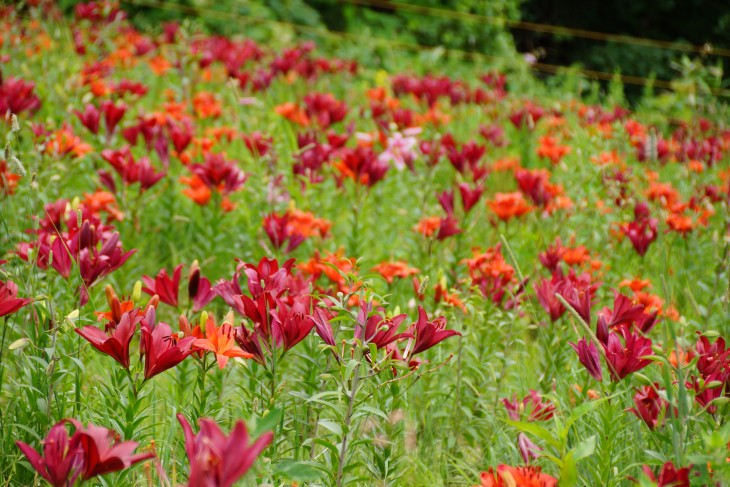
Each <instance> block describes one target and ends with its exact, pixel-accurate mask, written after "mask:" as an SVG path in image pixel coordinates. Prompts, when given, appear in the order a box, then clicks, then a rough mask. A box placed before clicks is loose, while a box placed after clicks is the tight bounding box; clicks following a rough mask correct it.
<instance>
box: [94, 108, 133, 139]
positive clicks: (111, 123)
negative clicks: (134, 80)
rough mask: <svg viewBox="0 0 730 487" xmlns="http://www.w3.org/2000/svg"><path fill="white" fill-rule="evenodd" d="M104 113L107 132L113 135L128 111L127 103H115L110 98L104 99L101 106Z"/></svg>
mask: <svg viewBox="0 0 730 487" xmlns="http://www.w3.org/2000/svg"><path fill="white" fill-rule="evenodd" d="M99 108H100V110H101V112H102V113H103V114H104V123H105V124H106V133H107V134H109V135H111V134H113V133H114V131H115V130H116V129H117V125H119V122H120V121H121V120H122V118H123V117H124V114H125V113H127V105H125V104H124V103H121V102H120V103H119V104H115V103H114V102H111V101H109V100H106V101H103V102H102V103H101V106H100V107H99Z"/></svg>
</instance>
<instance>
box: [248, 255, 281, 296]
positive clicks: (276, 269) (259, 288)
mask: <svg viewBox="0 0 730 487" xmlns="http://www.w3.org/2000/svg"><path fill="white" fill-rule="evenodd" d="M294 262H295V260H294V259H289V260H287V261H286V262H284V264H283V265H281V266H279V262H278V261H277V260H276V259H267V258H266V257H263V258H262V259H261V260H260V261H259V263H258V265H253V264H242V266H239V268H242V269H243V272H244V273H245V274H246V277H247V278H248V290H249V292H250V293H251V296H253V298H254V299H256V298H258V297H259V296H260V295H261V294H263V292H264V290H266V291H269V292H271V293H272V294H274V295H275V296H280V295H281V293H283V292H284V291H285V290H286V289H287V288H288V287H289V284H290V282H289V281H291V278H292V273H291V270H292V268H293V267H294Z"/></svg>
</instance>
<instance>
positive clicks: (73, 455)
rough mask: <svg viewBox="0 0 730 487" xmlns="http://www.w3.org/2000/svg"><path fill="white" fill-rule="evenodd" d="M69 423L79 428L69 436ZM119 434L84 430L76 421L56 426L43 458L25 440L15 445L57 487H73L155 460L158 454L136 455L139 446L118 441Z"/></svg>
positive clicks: (51, 433) (96, 428)
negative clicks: (91, 479) (80, 482)
mask: <svg viewBox="0 0 730 487" xmlns="http://www.w3.org/2000/svg"><path fill="white" fill-rule="evenodd" d="M66 423H70V424H72V425H73V426H74V428H75V429H76V430H75V432H74V434H73V435H71V436H70V437H69V434H68V431H67V430H66ZM117 438H118V435H117V433H116V432H114V431H112V430H109V429H107V428H103V427H101V426H94V425H92V424H90V425H89V426H88V427H86V428H84V427H83V426H82V425H81V423H79V422H78V421H76V420H74V419H64V420H63V421H60V422H58V423H56V424H55V425H54V426H53V428H51V431H50V432H49V433H48V435H47V436H46V439H45V440H44V441H43V444H44V447H43V457H41V456H40V454H39V453H38V452H37V451H36V450H34V449H33V448H31V447H30V446H29V445H27V444H26V443H23V442H22V441H17V442H15V444H16V445H18V448H20V451H22V452H23V454H24V455H25V456H26V457H27V458H28V461H30V463H31V465H32V466H33V468H34V469H35V470H36V471H37V472H38V474H39V475H40V476H41V477H43V478H44V479H45V480H46V481H48V483H50V484H51V485H53V486H54V487H71V486H72V485H75V483H76V481H77V479H78V478H79V477H81V479H82V480H88V479H90V478H92V477H96V476H97V475H104V474H107V473H111V472H117V471H119V470H123V469H125V468H128V467H130V466H132V465H134V464H136V463H139V462H142V461H144V460H148V459H150V458H153V457H154V456H155V455H154V453H151V452H150V453H138V454H136V455H135V454H134V450H135V449H136V448H137V443H136V442H134V441H122V442H120V441H118V440H117Z"/></svg>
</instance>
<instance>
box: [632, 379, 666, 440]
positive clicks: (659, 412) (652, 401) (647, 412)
mask: <svg viewBox="0 0 730 487" xmlns="http://www.w3.org/2000/svg"><path fill="white" fill-rule="evenodd" d="M658 389H659V384H654V385H653V386H650V385H646V386H643V387H641V389H637V392H636V395H634V404H635V405H636V407H635V408H631V409H629V410H628V411H629V412H631V413H633V414H634V415H636V417H637V418H640V419H642V420H643V421H644V423H646V425H647V426H648V427H649V429H650V430H653V429H654V428H656V427H657V424H659V416H663V415H664V414H665V413H666V411H667V408H668V407H669V402H667V400H666V399H664V398H663V397H661V396H660V395H659V393H658V392H657V391H658Z"/></svg>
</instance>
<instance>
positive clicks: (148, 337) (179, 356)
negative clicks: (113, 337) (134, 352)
mask: <svg viewBox="0 0 730 487" xmlns="http://www.w3.org/2000/svg"><path fill="white" fill-rule="evenodd" d="M194 342H195V337H192V336H191V337H186V338H183V339H182V340H179V341H177V342H175V340H174V339H173V337H172V329H171V328H170V326H169V325H168V324H166V323H158V324H157V326H155V327H154V328H153V329H152V330H150V328H149V327H146V326H143V327H142V347H143V349H144V379H145V380H149V379H151V378H152V377H154V376H156V375H157V374H160V373H162V372H164V371H166V370H167V369H171V368H173V367H175V366H176V365H177V364H179V363H180V362H182V361H183V360H185V358H186V357H187V356H188V355H190V354H191V353H192V350H191V348H192V346H193V343H194Z"/></svg>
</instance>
